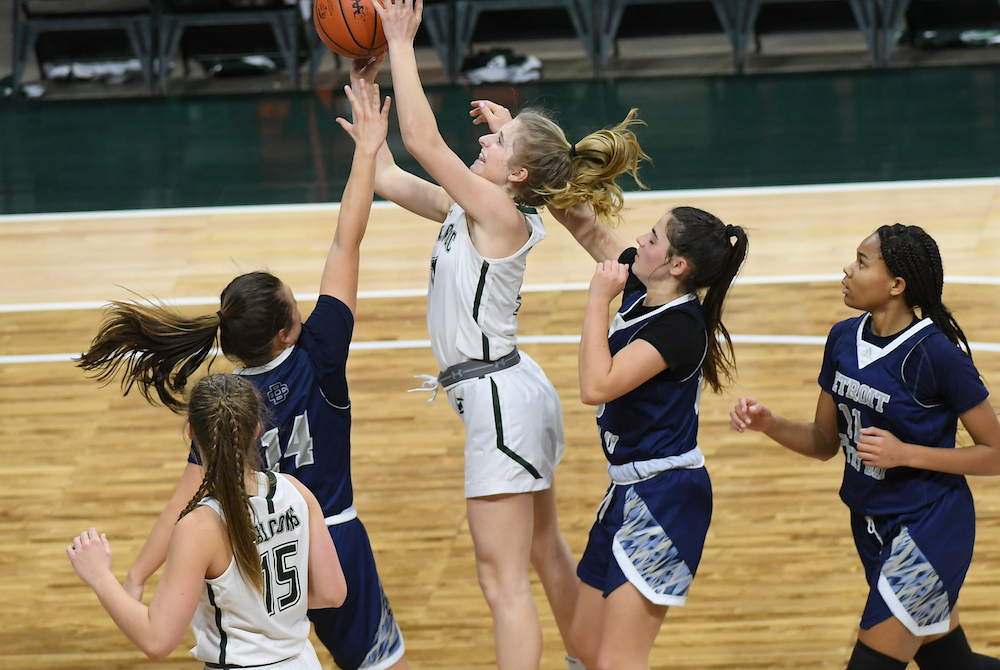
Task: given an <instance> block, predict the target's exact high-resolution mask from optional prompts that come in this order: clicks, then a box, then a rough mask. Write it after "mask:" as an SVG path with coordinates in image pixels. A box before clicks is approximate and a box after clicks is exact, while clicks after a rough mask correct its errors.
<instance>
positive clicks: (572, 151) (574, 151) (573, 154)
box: [569, 144, 580, 158]
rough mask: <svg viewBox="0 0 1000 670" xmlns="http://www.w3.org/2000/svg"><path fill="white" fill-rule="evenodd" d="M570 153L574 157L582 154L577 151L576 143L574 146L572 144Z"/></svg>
mask: <svg viewBox="0 0 1000 670" xmlns="http://www.w3.org/2000/svg"><path fill="white" fill-rule="evenodd" d="M569 155H570V156H572V157H573V158H576V157H577V156H579V155H580V154H578V153H576V145H575V144H574V145H572V146H570V148H569Z"/></svg>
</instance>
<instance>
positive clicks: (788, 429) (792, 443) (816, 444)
mask: <svg viewBox="0 0 1000 670" xmlns="http://www.w3.org/2000/svg"><path fill="white" fill-rule="evenodd" d="M762 432H763V433H764V434H765V435H767V436H768V437H769V438H771V439H772V440H774V441H775V442H777V443H778V444H780V445H781V446H783V447H785V448H786V449H789V450H791V451H794V452H795V453H797V454H802V455H803V456H808V457H809V458H816V459H819V460H821V461H826V460H829V459H831V458H833V457H834V456H835V455H836V454H837V452H838V451H839V449H840V446H839V441H838V440H839V438H838V436H835V435H834V436H830V435H827V434H826V433H825V432H824V431H823V429H822V428H820V426H819V425H818V424H816V423H815V422H809V423H804V422H799V421H789V420H788V419H785V418H782V417H780V416H777V415H772V416H771V417H770V420H769V421H768V425H767V426H765V427H764V429H763V431H762ZM835 438H837V439H835Z"/></svg>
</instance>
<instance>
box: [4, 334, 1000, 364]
mask: <svg viewBox="0 0 1000 670" xmlns="http://www.w3.org/2000/svg"><path fill="white" fill-rule="evenodd" d="M730 337H731V338H732V340H733V342H734V343H736V344H792V345H807V346H822V345H824V344H826V337H825V336H818V335H731V336H730ZM517 341H518V342H519V343H520V344H579V342H580V336H579V335H526V336H523V337H519V338H517ZM969 346H970V347H972V350H973V351H985V352H989V353H1000V343H997V342H969ZM430 347H431V341H430V340H387V341H377V342H352V343H351V351H364V350H372V349H380V350H385V349H430ZM221 354H222V351H221V350H219V349H213V350H212V355H214V356H219V355H221ZM79 356H80V354H26V355H23V356H0V365H15V364H18V363H68V362H70V361H72V360H73V359H74V358H77V357H79Z"/></svg>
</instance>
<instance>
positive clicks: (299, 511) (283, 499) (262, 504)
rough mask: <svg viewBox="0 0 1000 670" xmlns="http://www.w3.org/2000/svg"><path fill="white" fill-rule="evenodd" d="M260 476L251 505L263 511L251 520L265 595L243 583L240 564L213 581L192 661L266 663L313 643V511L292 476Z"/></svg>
mask: <svg viewBox="0 0 1000 670" xmlns="http://www.w3.org/2000/svg"><path fill="white" fill-rule="evenodd" d="M258 477H259V478H260V487H259V489H258V493H257V495H255V496H250V498H249V500H250V505H251V506H252V507H253V509H254V510H256V512H257V514H256V516H254V515H253V513H251V518H254V519H256V526H257V547H258V550H259V551H260V557H261V568H262V570H263V578H264V596H263V597H261V594H260V593H258V592H257V591H256V590H254V588H253V587H252V586H250V585H249V584H248V583H247V582H246V581H245V580H244V579H243V577H242V576H241V575H240V572H239V570H238V569H237V567H236V559H235V558H233V560H232V561H231V562H230V564H229V567H228V568H226V571H225V572H224V573H222V575H220V576H219V577H216V578H215V579H206V580H205V590H204V591H203V592H202V594H201V602H200V603H199V604H198V610H197V611H196V612H195V615H194V620H192V622H191V627H192V628H193V629H194V637H195V641H196V643H197V644H196V645H195V647H194V649H192V650H191V655H192V656H194V657H195V658H197V659H198V660H199V661H204V662H206V663H215V664H218V665H227V664H228V665H243V666H251V665H264V664H268V663H276V662H278V661H282V660H284V659H287V658H291V657H295V656H298V655H299V654H300V653H301V652H302V651H303V649H304V647H305V646H306V645H307V644H309V620H308V619H306V609H307V606H308V593H307V577H308V570H309V507H308V505H307V503H306V501H305V499H304V498H303V497H302V494H300V493H299V491H298V489H296V488H295V486H294V485H293V484H292V483H291V482H289V481H288V480H287V479H286V478H285V477H284V476H282V475H280V474H279V475H273V474H271V473H259V474H258ZM271 478H273V485H272V484H270V481H269V480H270V479H271ZM201 504H202V505H207V506H208V507H211V508H212V509H214V510H215V511H216V512H218V513H219V515H220V516H222V517H223V520H224V521H225V516H224V515H223V514H222V512H221V510H220V508H219V503H218V501H217V500H215V499H214V498H210V497H209V498H205V499H204V500H202V501H201ZM316 667H317V669H318V668H319V666H318V665H317V666H316Z"/></svg>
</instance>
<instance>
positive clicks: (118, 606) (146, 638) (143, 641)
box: [90, 572, 179, 660]
mask: <svg viewBox="0 0 1000 670" xmlns="http://www.w3.org/2000/svg"><path fill="white" fill-rule="evenodd" d="M90 586H91V588H93V589H94V593H96V594H97V598H98V600H100V601H101V605H102V606H103V607H104V609H105V610H107V612H108V614H110V615H111V618H112V620H114V622H115V625H116V626H118V628H119V630H121V632H122V633H124V634H125V637H127V638H128V639H129V640H131V641H132V643H133V644H134V645H135V646H137V647H138V648H139V649H140V651H142V653H144V654H146V656H148V657H150V658H151V659H153V660H160V659H161V658H164V657H165V656H167V655H168V654H169V653H170V652H171V651H173V650H174V648H175V647H176V646H177V642H179V640H177V641H174V642H173V644H170V641H169V640H166V639H165V638H164V636H163V635H162V634H161V629H159V628H158V627H155V626H153V625H152V624H151V622H150V619H149V608H148V607H146V606H145V605H143V604H142V603H140V602H138V601H137V600H134V599H133V598H132V597H130V596H129V595H128V593H126V592H125V589H124V588H123V587H122V585H121V584H119V583H118V580H117V579H115V577H114V575H113V574H111V572H107V573H105V574H103V575H101V576H100V577H99V578H97V579H95V580H94V582H93V583H92V584H91V585H90Z"/></svg>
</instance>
